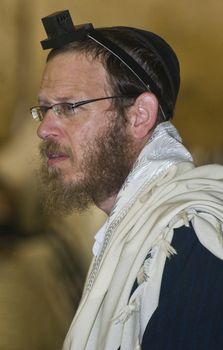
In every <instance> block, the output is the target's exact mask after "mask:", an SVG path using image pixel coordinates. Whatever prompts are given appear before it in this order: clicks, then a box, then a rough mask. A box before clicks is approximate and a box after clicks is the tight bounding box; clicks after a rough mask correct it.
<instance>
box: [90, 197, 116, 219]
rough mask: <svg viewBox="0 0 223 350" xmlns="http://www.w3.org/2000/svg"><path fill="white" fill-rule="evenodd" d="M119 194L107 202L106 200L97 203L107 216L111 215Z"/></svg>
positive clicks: (109, 198)
mask: <svg viewBox="0 0 223 350" xmlns="http://www.w3.org/2000/svg"><path fill="white" fill-rule="evenodd" d="M116 197H117V194H114V195H112V196H111V197H108V198H107V199H106V200H104V201H103V202H101V203H95V204H96V206H97V207H98V208H99V209H101V210H102V211H104V212H105V213H106V214H107V215H109V214H110V213H111V210H112V208H113V206H114V204H115V200H116Z"/></svg>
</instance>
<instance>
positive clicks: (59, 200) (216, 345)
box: [31, 11, 223, 350]
mask: <svg viewBox="0 0 223 350" xmlns="http://www.w3.org/2000/svg"><path fill="white" fill-rule="evenodd" d="M43 23H44V26H45V29H46V32H47V34H48V38H47V39H46V40H44V41H42V47H43V48H44V49H48V48H52V50H51V51H50V53H49V55H48V58H47V64H46V68H45V70H44V73H43V79H42V84H41V88H40V92H39V106H35V107H32V108H31V113H32V115H33V117H34V119H37V120H40V121H41V123H40V125H39V128H38V135H39V137H40V138H41V139H42V140H43V141H42V145H41V154H42V158H43V179H44V185H45V186H46V187H48V191H46V192H47V195H48V197H47V198H46V203H47V206H48V207H50V208H51V210H53V211H55V210H61V211H62V212H68V211H70V210H84V209H86V208H87V207H88V206H89V205H90V204H92V203H94V204H96V205H97V206H98V207H99V208H100V209H102V210H103V211H104V212H106V213H107V214H108V219H107V221H106V222H105V224H104V225H103V227H102V228H101V229H100V231H99V232H98V234H97V236H96V242H95V244H94V247H93V253H94V258H93V261H92V264H91V267H90V270H89V274H88V277H87V280H86V285H85V289H84V291H83V296H82V300H81V303H80V306H79V309H78V311H77V313H76V315H75V317H74V320H73V322H72V324H71V327H70V330H69V332H68V335H67V337H66V339H65V342H64V350H68V349H69V350H80V349H81V350H84V349H87V350H104V349H105V350H117V349H121V350H133V349H143V350H144V349H153V350H154V349H159V350H161V349H165V350H167V349H168V350H173V349H181V350H186V349H187V350H188V349H190V350H191V349H194V350H195V349H196V350H197V349H202V350H203V349H209V350H210V349H215V350H216V349H222V348H223V332H222V325H221V315H222V311H223V297H222V288H221V287H222V285H223V263H222V259H223V236H222V222H223V210H222V202H223V181H222V180H223V168H222V167H221V166H220V165H209V166H203V167H195V165H194V164H193V160H192V157H191V155H190V153H189V152H188V150H187V149H186V148H185V147H184V146H183V144H182V141H181V138H180V136H179V134H178V132H177V130H176V129H175V127H174V126H173V124H172V123H171V121H170V120H171V118H172V117H173V114H174V108H175V104H176V99H177V95H178V91H179V86H180V74H179V63H178V59H177V57H176V55H175V53H174V51H173V49H172V48H171V47H170V46H169V45H168V44H167V43H166V42H165V41H164V40H163V39H162V38H160V37H159V36H157V35H156V34H154V33H151V32H148V31H145V30H141V29H136V28H130V27H111V28H100V29H94V28H93V26H92V25H91V24H86V25H82V26H80V27H77V28H75V27H74V26H73V23H72V20H71V18H70V16H69V12H68V11H64V12H61V13H56V14H53V15H50V16H47V17H45V18H43Z"/></svg>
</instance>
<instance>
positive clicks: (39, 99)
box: [38, 96, 82, 105]
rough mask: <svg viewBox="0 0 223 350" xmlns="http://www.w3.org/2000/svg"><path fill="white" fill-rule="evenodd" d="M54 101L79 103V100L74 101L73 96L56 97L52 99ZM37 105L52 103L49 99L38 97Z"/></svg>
mask: <svg viewBox="0 0 223 350" xmlns="http://www.w3.org/2000/svg"><path fill="white" fill-rule="evenodd" d="M81 100H82V99H81ZM54 101H57V102H58V103H60V102H68V101H80V99H75V98H74V97H73V96H66V97H65V96H64V97H63V96H60V97H56V98H55V99H54ZM57 102H55V103H57ZM38 103H41V104H46V105H48V104H49V105H50V104H52V102H51V101H50V100H49V99H47V98H43V97H41V96H39V97H38Z"/></svg>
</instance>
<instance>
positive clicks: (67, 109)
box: [63, 104, 75, 114]
mask: <svg viewBox="0 0 223 350" xmlns="http://www.w3.org/2000/svg"><path fill="white" fill-rule="evenodd" d="M63 112H64V113H65V114H74V113H75V107H74V106H73V105H72V104H64V105H63Z"/></svg>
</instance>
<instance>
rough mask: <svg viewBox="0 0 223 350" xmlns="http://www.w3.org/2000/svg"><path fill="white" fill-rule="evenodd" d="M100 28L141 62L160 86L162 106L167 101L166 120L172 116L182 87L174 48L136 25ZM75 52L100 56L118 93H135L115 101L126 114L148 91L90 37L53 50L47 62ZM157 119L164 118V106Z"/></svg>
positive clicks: (111, 83) (110, 81) (114, 91)
mask: <svg viewBox="0 0 223 350" xmlns="http://www.w3.org/2000/svg"><path fill="white" fill-rule="evenodd" d="M97 31H99V32H100V33H101V34H102V35H103V36H104V37H106V38H108V39H110V40H111V41H112V42H114V43H115V44H116V45H118V46H119V47H121V48H122V49H123V50H124V51H126V52H127V53H128V54H129V55H131V56H132V57H133V58H134V59H135V60H136V61H137V62H138V63H139V64H140V65H141V67H142V68H143V69H144V70H145V71H146V72H147V74H148V75H149V76H150V78H151V79H152V80H153V82H154V83H155V85H156V86H157V88H158V91H159V93H158V94H156V97H157V99H158V101H159V104H160V105H162V104H161V101H163V104H165V117H166V120H168V119H170V118H172V117H173V114H174V107H175V103H176V98H177V94H178V91H179V86H180V76H179V62H178V60H177V57H176V55H175V53H174V51H173V50H172V48H171V47H170V46H169V45H168V44H167V43H166V42H165V41H164V40H163V39H162V38H160V37H159V36H157V35H156V34H154V33H151V32H148V31H144V30H140V29H136V28H130V27H111V28H100V29H97ZM71 51H75V52H82V53H85V54H90V55H91V56H92V58H93V59H100V61H101V63H102V64H103V65H104V67H105V70H106V71H107V73H108V81H109V83H110V86H111V89H112V93H113V94H114V95H122V96H134V97H132V98H126V99H115V100H114V102H113V103H114V107H115V108H116V109H117V111H118V112H119V113H121V114H122V115H125V111H126V109H127V108H128V107H130V106H131V105H132V104H133V103H134V101H135V98H136V97H137V96H139V95H140V94H141V93H143V92H145V91H146V88H145V86H144V85H143V84H142V83H141V81H140V80H139V79H138V78H137V77H136V76H135V75H134V74H133V73H132V72H131V71H130V70H129V69H128V68H127V67H126V66H125V65H124V64H123V63H122V62H121V61H120V60H118V59H117V58H116V57H115V56H114V55H113V54H112V53H110V52H109V51H108V50H107V49H105V48H104V47H102V46H101V45H99V44H98V43H96V42H95V41H93V40H92V39H91V38H88V37H86V38H85V39H82V40H78V41H74V42H71V43H69V44H67V45H65V46H63V47H62V48H59V49H53V50H51V51H50V53H49V55H48V57H47V61H49V60H51V59H52V58H53V57H54V56H57V55H58V54H60V53H64V52H71ZM157 121H158V122H161V121H164V117H163V114H162V113H161V110H160V109H159V113H158V120H157Z"/></svg>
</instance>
